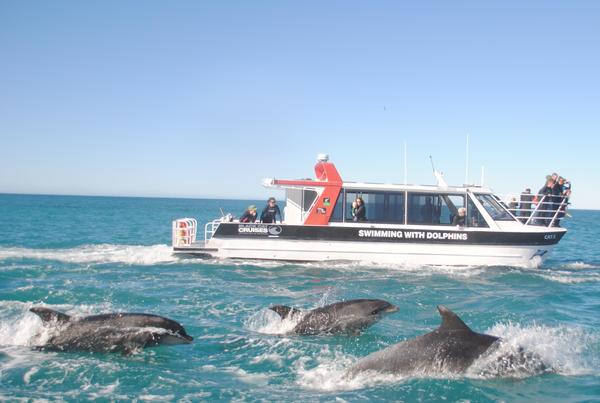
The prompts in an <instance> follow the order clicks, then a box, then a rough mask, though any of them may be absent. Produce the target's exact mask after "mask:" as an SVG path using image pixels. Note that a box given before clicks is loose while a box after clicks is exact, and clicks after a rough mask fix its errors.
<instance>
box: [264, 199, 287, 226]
mask: <svg viewBox="0 0 600 403" xmlns="http://www.w3.org/2000/svg"><path fill="white" fill-rule="evenodd" d="M277 216H279V222H283V217H282V216H281V211H280V210H279V206H278V205H277V200H275V198H274V197H269V200H268V201H267V205H266V206H265V208H264V209H263V211H262V213H261V214H260V222H262V223H265V224H272V223H276V222H277Z"/></svg>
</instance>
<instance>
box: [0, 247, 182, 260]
mask: <svg viewBox="0 0 600 403" xmlns="http://www.w3.org/2000/svg"><path fill="white" fill-rule="evenodd" d="M9 259H33V260H54V261H59V262H65V263H86V264H103V263H122V264H129V265H154V264H165V263H176V262H178V261H179V259H178V258H177V257H175V256H173V254H172V250H171V247H170V246H168V245H150V246H143V245H113V244H99V245H82V246H77V247H74V248H68V249H30V248H16V247H14V248H7V247H0V260H9Z"/></svg>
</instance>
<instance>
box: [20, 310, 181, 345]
mask: <svg viewBox="0 0 600 403" xmlns="http://www.w3.org/2000/svg"><path fill="white" fill-rule="evenodd" d="M30 311H31V312H33V313H35V314H36V315H37V316H39V317H40V319H41V320H42V322H43V323H44V325H48V324H49V323H50V322H55V323H56V325H57V329H56V334H54V335H53V336H52V337H51V338H50V339H49V340H48V341H47V342H46V344H45V345H43V346H38V348H39V349H41V350H48V351H93V352H121V353H122V354H125V355H126V354H130V353H132V352H133V351H135V350H137V349H140V348H144V347H149V346H155V345H158V344H169V345H172V344H189V343H191V342H192V340H193V338H192V337H191V336H189V335H188V334H187V333H186V331H185V329H184V328H183V326H181V325H180V324H179V323H177V322H175V321H174V320H171V319H168V318H164V317H162V316H158V315H151V314H144V313H109V314H104V315H94V316H86V317H83V318H72V317H71V316H69V315H66V314H64V313H62V312H58V311H55V310H52V309H49V308H43V307H34V308H31V309H30Z"/></svg>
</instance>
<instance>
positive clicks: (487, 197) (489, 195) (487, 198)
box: [473, 193, 517, 222]
mask: <svg viewBox="0 0 600 403" xmlns="http://www.w3.org/2000/svg"><path fill="white" fill-rule="evenodd" d="M473 197H474V198H475V199H476V200H477V201H478V202H479V204H480V205H481V207H482V208H483V209H484V210H485V212H486V213H487V214H488V215H489V216H490V218H491V219H492V220H493V221H505V222H510V221H517V219H516V218H515V217H514V216H513V215H512V214H511V213H510V211H508V209H507V208H506V207H505V206H504V205H503V204H502V203H500V202H499V201H498V200H497V199H496V197H495V196H494V195H493V194H492V193H473ZM481 198H484V201H485V202H486V203H487V204H488V205H491V206H493V207H496V208H495V209H494V210H495V211H496V210H500V211H502V213H503V214H502V215H501V216H500V217H497V216H496V213H495V211H490V210H488V208H487V207H486V204H484V203H483V202H482V200H481ZM490 201H491V202H490Z"/></svg>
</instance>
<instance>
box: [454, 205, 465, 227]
mask: <svg viewBox="0 0 600 403" xmlns="http://www.w3.org/2000/svg"><path fill="white" fill-rule="evenodd" d="M466 214H467V209H466V208H464V207H461V208H459V209H458V211H457V212H456V215H455V216H454V218H453V219H452V225H458V226H459V227H464V226H465V221H466V219H467V217H466Z"/></svg>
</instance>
